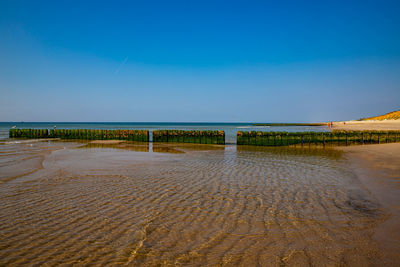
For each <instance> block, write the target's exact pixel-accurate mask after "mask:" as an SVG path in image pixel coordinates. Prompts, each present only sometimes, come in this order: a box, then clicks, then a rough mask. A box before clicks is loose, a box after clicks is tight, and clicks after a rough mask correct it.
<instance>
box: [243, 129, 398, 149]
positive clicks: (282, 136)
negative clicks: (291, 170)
mask: <svg viewBox="0 0 400 267" xmlns="http://www.w3.org/2000/svg"><path fill="white" fill-rule="evenodd" d="M393 142H400V131H341V130H333V131H332V132H260V131H258V132H256V131H251V132H243V131H239V132H237V145H253V146H289V145H298V144H301V145H311V144H315V145H349V144H379V143H393Z"/></svg>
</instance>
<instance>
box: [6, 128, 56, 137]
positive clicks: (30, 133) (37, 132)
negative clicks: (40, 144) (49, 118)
mask: <svg viewBox="0 0 400 267" xmlns="http://www.w3.org/2000/svg"><path fill="white" fill-rule="evenodd" d="M8 136H9V137H10V138H48V137H49V130H47V129H10V131H9V135H8Z"/></svg>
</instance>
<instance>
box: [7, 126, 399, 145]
mask: <svg viewBox="0 0 400 267" xmlns="http://www.w3.org/2000/svg"><path fill="white" fill-rule="evenodd" d="M150 134H151V133H150V132H149V131H148V130H95V129H51V130H50V131H49V130H47V129H10V130H9V137H10V138H61V139H81V140H127V141H139V142H149V141H150ZM152 134H153V142H173V143H197V144H221V145H222V144H225V132H224V131H185V130H155V131H153V132H152ZM236 138H237V142H236V144H237V145H251V146H290V145H311V144H314V145H351V144H379V143H393V142H400V131H344V130H333V131H332V132H262V131H238V132H237V134H236Z"/></svg>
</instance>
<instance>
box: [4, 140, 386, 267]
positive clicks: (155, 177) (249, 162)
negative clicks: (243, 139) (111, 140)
mask: <svg viewBox="0 0 400 267" xmlns="http://www.w3.org/2000/svg"><path fill="white" fill-rule="evenodd" d="M97 145H99V144H84V145H83V146H82V144H78V143H73V142H61V141H60V142H37V143H33V144H32V143H30V144H29V143H27V144H17V143H8V144H2V145H1V146H0V150H1V153H0V173H1V174H2V176H1V179H2V181H4V182H3V183H2V184H0V203H1V206H2V209H0V222H1V224H0V235H1V237H2V238H1V239H0V265H22V264H32V265H33V264H38V265H39V264H44V263H46V264H49V265H59V264H79V265H88V264H93V265H99V266H102V265H123V264H130V265H145V266H154V265H196V266H203V265H212V266H215V265H230V266H244V265H247V266H255V265H260V266H280V265H289V266H309V265H317V266H326V265H348V266H368V265H379V262H380V260H381V258H380V255H381V254H380V251H379V248H378V246H377V244H376V243H375V241H374V240H373V239H372V236H373V233H374V229H375V227H376V225H377V224H379V223H380V222H382V221H383V220H384V219H385V218H386V214H385V212H384V211H383V210H381V208H380V206H379V204H378V202H377V201H376V200H375V199H374V197H372V196H371V195H370V194H369V192H368V191H366V190H365V189H363V187H362V186H361V185H360V183H359V181H358V179H357V178H356V176H355V175H354V174H353V172H352V171H351V170H350V169H349V168H348V167H347V164H345V159H343V157H342V156H341V152H337V151H333V150H327V149H296V148H276V147H275V148H254V149H253V148H245V147H240V148H239V147H238V148H237V149H236V147H235V146H226V147H224V146H203V147H200V146H196V145H195V146H193V145H181V144H176V145H174V144H172V145H170V144H156V143H154V144H150V146H148V147H146V145H137V144H129V143H120V144H117V145H116V147H115V146H114V145H111V147H110V146H108V145H107V146H105V147H99V146H97ZM103 145H104V144H103ZM74 148H79V149H74ZM110 148H111V149H110ZM120 148H121V149H120ZM163 149H164V150H163ZM171 149H172V150H175V151H182V152H185V153H148V151H149V152H151V151H153V152H158V151H157V150H159V151H160V152H161V151H167V152H169V151H171ZM143 152H146V153H143ZM30 159H35V160H34V161H31V160H30ZM14 162H15V163H14ZM10 166H11V167H10ZM19 169H23V170H24V171H22V172H20V171H19ZM4 170H5V172H4ZM17 173H18V174H19V176H18V177H17V178H10V177H16V176H15V175H16V174H17Z"/></svg>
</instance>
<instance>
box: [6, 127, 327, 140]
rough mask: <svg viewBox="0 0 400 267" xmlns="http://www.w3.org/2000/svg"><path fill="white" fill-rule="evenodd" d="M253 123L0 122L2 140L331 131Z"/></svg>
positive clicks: (229, 137) (319, 128)
mask: <svg viewBox="0 0 400 267" xmlns="http://www.w3.org/2000/svg"><path fill="white" fill-rule="evenodd" d="M252 124H253V123H177V122H0V139H5V138H7V137H8V130H9V129H10V128H11V127H13V126H16V127H17V128H21V129H27V128H35V129H52V128H53V127H54V126H57V128H58V129H104V130H111V129H131V130H135V129H141V130H149V131H154V130H160V129H163V130H173V129H175V130H222V131H225V141H226V143H227V144H233V143H236V132H237V131H288V132H302V131H318V132H320V131H329V130H330V129H329V128H328V127H326V126H289V127H288V126H284V127H283V126H282V127H281V126H253V125H252Z"/></svg>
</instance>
